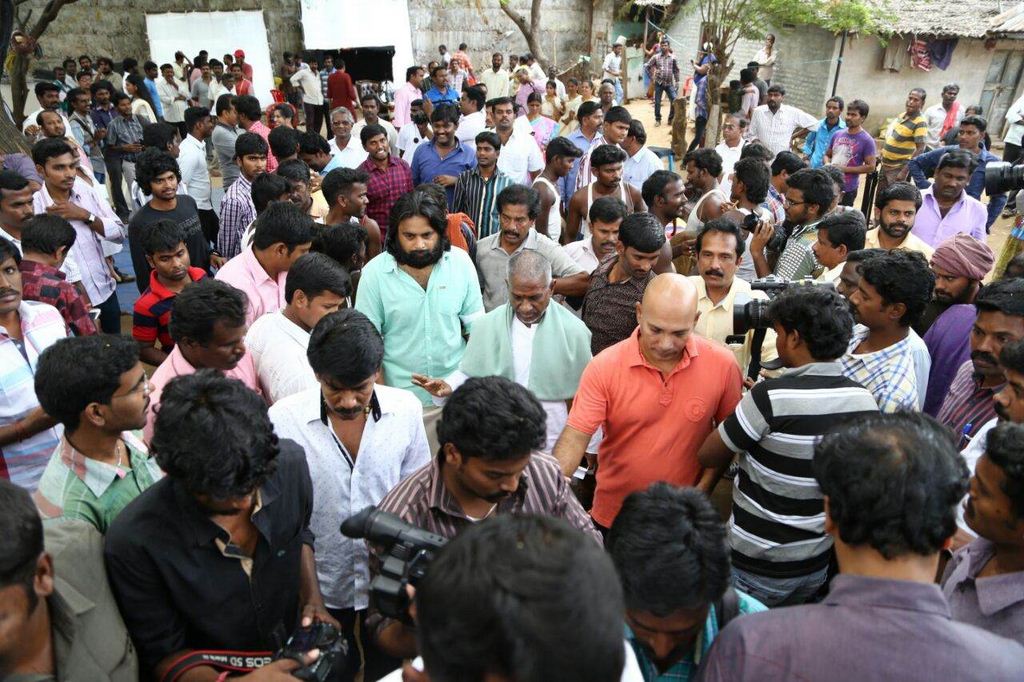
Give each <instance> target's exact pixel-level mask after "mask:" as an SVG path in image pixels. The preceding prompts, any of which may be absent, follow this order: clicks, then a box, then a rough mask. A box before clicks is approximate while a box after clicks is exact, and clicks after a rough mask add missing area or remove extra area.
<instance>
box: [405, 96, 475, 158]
mask: <svg viewBox="0 0 1024 682" xmlns="http://www.w3.org/2000/svg"><path fill="white" fill-rule="evenodd" d="M485 116H486V114H485ZM457 130H458V129H456V131H457ZM433 135H434V131H433V130H432V129H431V127H430V119H429V118H428V117H427V114H426V113H425V112H424V111H423V100H422V99H414V100H413V101H412V102H410V103H409V122H408V123H406V124H405V125H404V126H402V127H401V128H400V129H399V131H398V153H399V154H400V155H401V157H402V158H403V159H408V160H410V161H411V160H412V155H413V154H414V153H415V152H416V148H417V147H419V146H420V145H421V144H424V143H426V142H430V139H431V138H432V137H433ZM474 139H475V138H474Z"/></svg>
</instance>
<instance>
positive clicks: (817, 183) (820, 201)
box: [786, 168, 836, 216]
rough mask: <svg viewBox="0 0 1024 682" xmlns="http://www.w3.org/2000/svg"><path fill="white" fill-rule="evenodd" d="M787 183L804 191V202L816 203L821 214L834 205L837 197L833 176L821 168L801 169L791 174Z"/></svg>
mask: <svg viewBox="0 0 1024 682" xmlns="http://www.w3.org/2000/svg"><path fill="white" fill-rule="evenodd" d="M786 184H787V185H789V186H790V187H791V188H793V189H795V190H799V191H800V192H803V195H804V203H807V204H814V205H816V206H817V207H818V215H819V216H821V215H824V214H825V212H826V211H828V210H829V209H830V208H831V207H832V200H833V199H835V198H836V188H835V185H833V184H832V178H830V177H829V176H828V173H826V172H825V171H823V170H821V169H820V168H805V169H803V170H799V171H797V172H796V173H793V174H792V175H790V176H789V178H788V179H787V180H786Z"/></svg>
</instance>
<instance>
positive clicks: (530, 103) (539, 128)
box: [526, 85, 558, 152]
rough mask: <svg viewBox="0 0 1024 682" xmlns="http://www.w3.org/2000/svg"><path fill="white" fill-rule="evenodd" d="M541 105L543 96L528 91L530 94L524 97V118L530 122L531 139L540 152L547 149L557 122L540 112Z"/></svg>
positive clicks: (542, 104)
mask: <svg viewBox="0 0 1024 682" xmlns="http://www.w3.org/2000/svg"><path fill="white" fill-rule="evenodd" d="M548 87H551V86H550V85H549V86H548ZM543 106H544V98H543V97H541V95H540V93H538V92H533V93H530V96H529V97H527V98H526V120H527V121H529V122H530V127H531V128H532V129H533V140H534V142H536V143H537V146H538V147H540V150H541V151H542V152H543V151H544V150H545V149H547V147H548V142H549V141H550V140H551V138H552V137H554V135H555V131H556V130H557V128H558V124H557V123H555V122H554V120H552V119H550V118H548V117H547V116H544V115H543V114H542V113H541V110H542V108H543Z"/></svg>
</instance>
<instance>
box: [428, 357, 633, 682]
mask: <svg viewBox="0 0 1024 682" xmlns="http://www.w3.org/2000/svg"><path fill="white" fill-rule="evenodd" d="M491 378H495V377H491ZM471 381H479V380H478V379H471ZM460 390H461V389H460ZM446 409H447V406H446ZM483 409H484V412H483V414H484V415H485V416H486V415H487V414H489V411H488V410H487V409H486V406H484V408H483ZM416 607H417V626H418V627H417V630H416V632H417V640H418V643H419V650H420V651H421V652H422V654H423V661H424V665H425V668H426V670H427V671H428V673H429V674H430V677H431V679H432V680H435V681H436V682H452V681H454V680H482V679H484V678H485V677H486V676H487V675H488V674H497V675H500V676H502V677H503V678H507V679H513V680H530V681H531V682H616V681H617V680H618V679H619V678H620V676H621V674H622V670H623V666H624V660H625V649H624V648H623V645H622V613H623V601H622V588H621V587H620V585H619V581H618V578H617V577H616V574H615V568H614V567H613V566H612V562H611V559H610V558H609V557H608V555H607V554H606V553H605V552H604V550H602V549H601V547H600V545H599V544H598V543H597V542H594V540H593V539H592V538H590V537H587V536H585V535H584V534H582V533H580V532H579V531H578V530H576V529H575V528H573V527H572V526H570V525H569V524H568V523H567V522H566V521H563V520H562V519H557V518H550V517H541V516H535V517H520V516H513V515H511V514H499V515H497V516H495V517H494V518H490V519H487V520H486V521H484V522H482V523H479V524H470V527H468V528H466V529H465V530H464V531H462V532H460V533H459V534H458V535H457V536H455V538H453V539H452V540H451V541H450V542H449V543H448V544H447V545H445V546H444V547H443V548H442V549H441V551H440V552H439V553H438V556H437V558H436V559H435V560H434V562H433V563H432V564H431V570H430V571H429V572H428V573H427V575H426V576H425V577H424V578H423V580H422V581H420V584H419V585H418V586H417V589H416Z"/></svg>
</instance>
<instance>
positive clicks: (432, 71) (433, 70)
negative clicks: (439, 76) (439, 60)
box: [430, 64, 448, 80]
mask: <svg viewBox="0 0 1024 682" xmlns="http://www.w3.org/2000/svg"><path fill="white" fill-rule="evenodd" d="M438 71H444V72H447V71H448V67H447V66H444V65H443V64H438V65H437V66H435V67H434V68H432V69H431V70H430V78H431V80H433V78H434V75H435V74H436V73H437V72H438Z"/></svg>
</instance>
